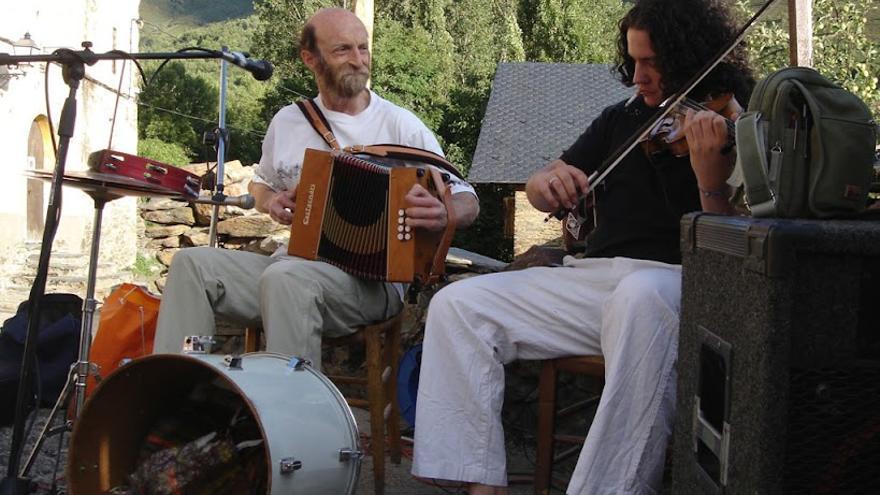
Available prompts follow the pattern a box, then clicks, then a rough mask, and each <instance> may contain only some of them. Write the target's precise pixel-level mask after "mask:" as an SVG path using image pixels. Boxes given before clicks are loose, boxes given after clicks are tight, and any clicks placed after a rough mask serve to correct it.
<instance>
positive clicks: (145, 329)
mask: <svg viewBox="0 0 880 495" xmlns="http://www.w3.org/2000/svg"><path fill="white" fill-rule="evenodd" d="M159 301H160V299H159V298H158V297H157V296H154V295H153V294H151V293H149V292H148V291H147V290H146V289H144V288H142V287H139V286H137V285H134V284H128V283H125V284H121V285H120V286H118V287H116V289H114V290H113V292H111V293H110V294H109V295H108V296H107V298H106V299H104V305H103V306H102V307H101V316H100V318H99V320H98V332H97V334H96V335H95V339H94V341H93V342H92V347H91V349H90V350H89V361H90V362H92V363H95V364H96V365H98V374H99V376H100V377H104V378H105V377H107V375H109V374H110V373H112V372H113V371H115V370H116V369H117V368H119V366H120V365H121V364H122V363H123V362H124V361H125V360H129V359H135V358H138V357H141V356H145V355H148V354H150V353H152V352H153V337H154V336H155V335H156V319H157V318H158V316H159ZM95 385H96V381H95V377H94V375H93V374H91V373H90V374H89V376H88V381H87V386H86V395H89V394H91V393H92V391H93V390H94V388H95Z"/></svg>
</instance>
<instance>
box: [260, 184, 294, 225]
mask: <svg viewBox="0 0 880 495" xmlns="http://www.w3.org/2000/svg"><path fill="white" fill-rule="evenodd" d="M294 208H296V189H295V188H294V189H287V190H284V191H278V192H275V193H273V194H272V195H270V196H269V200H268V201H267V202H266V212H267V213H269V217H270V218H272V220H275V221H276V222H278V223H280V224H282V225H290V224H291V223H293V210H294Z"/></svg>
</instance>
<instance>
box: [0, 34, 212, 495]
mask: <svg viewBox="0 0 880 495" xmlns="http://www.w3.org/2000/svg"><path fill="white" fill-rule="evenodd" d="M91 46H92V44H91V42H88V41H84V42H83V43H82V47H83V49H82V50H70V49H66V48H63V49H60V50H56V51H55V52H53V53H52V54H47V55H42V54H41V55H9V54H8V53H0V65H17V64H22V63H30V62H55V63H58V64H60V65H61V66H62V71H61V72H62V77H63V79H64V82H65V83H66V84H67V85H68V86H69V88H70V90H69V92H68V96H67V99H66V100H65V101H64V106H63V108H62V110H61V115H60V118H59V123H58V136H59V142H58V153H57V157H56V162H55V170H54V173H53V176H52V186H51V189H50V191H51V192H50V194H49V201H48V206H47V207H46V224H45V227H44V229H43V238H42V242H41V246H40V257H39V262H38V265H37V273H36V276H35V278H34V283H33V285H32V286H31V291H30V294H29V297H28V324H27V336H26V338H25V342H24V350H23V357H22V364H21V374H20V378H19V383H18V392H17V396H16V403H15V422H14V424H13V430H12V443H11V447H10V450H9V462H8V465H7V470H6V477H4V478H3V480H2V481H0V495H24V494H27V493H29V488H30V482H29V480H28V479H27V478H25V476H26V474H27V473H26V472H25V470H22V471H21V472H19V467H20V464H21V454H22V449H23V440H24V438H23V435H24V424H25V422H26V421H27V416H28V397H29V395H30V393H31V385H32V383H31V382H32V381H33V373H32V369H33V366H34V363H35V356H36V353H37V338H38V336H37V333H38V331H39V328H38V326H39V321H40V318H39V315H40V312H41V309H42V308H41V306H42V300H43V296H44V294H45V291H46V279H47V274H48V271H49V261H50V257H51V254H52V243H53V241H54V239H55V233H56V231H57V229H58V221H59V219H60V218H61V199H62V192H61V190H62V188H61V186H62V183H63V177H64V168H65V165H66V162H67V154H68V151H69V148H70V140H71V138H72V137H73V131H74V127H75V123H76V106H77V103H76V92H77V90H78V89H79V85H80V81H82V79H83V78H84V77H85V66H86V65H94V64H95V63H97V62H98V61H99V60H124V59H133V60H137V59H144V60H167V59H210V58H222V56H223V55H224V54H223V53H222V52H217V51H213V50H204V51H196V52H171V53H123V52H118V51H117V52H107V53H95V52H93V51H92V50H91ZM224 67H225V62H224ZM95 228H100V225H97V226H96V227H95ZM94 249H96V248H95V247H93V251H94ZM96 255H97V253H93V256H96ZM91 271H92V270H91V268H90V272H91ZM93 310H94V302H93V301H92V302H90V301H88V300H86V301H85V302H84V304H83V313H84V314H85V313H86V312H87V311H93ZM85 320H86V318H84V320H83V321H85ZM81 332H82V334H81V336H80V352H81V354H82V352H86V353H87V352H88V348H87V347H86V348H85V349H83V342H84V340H83V335H86V332H91V328H86V327H85V325H83V327H82V330H81ZM88 336H89V337H90V336H91V334H90V333H89V334H88ZM85 342H87V341H85ZM82 359H83V358H82V356H80V361H82ZM85 359H86V360H87V359H88V354H86V357H85ZM78 364H81V363H78ZM78 380H79V379H78ZM35 407H39V404H36V405H35ZM78 412H79V411H77V413H78ZM69 427H70V423H68V425H67V427H66V428H65V430H66V429H69Z"/></svg>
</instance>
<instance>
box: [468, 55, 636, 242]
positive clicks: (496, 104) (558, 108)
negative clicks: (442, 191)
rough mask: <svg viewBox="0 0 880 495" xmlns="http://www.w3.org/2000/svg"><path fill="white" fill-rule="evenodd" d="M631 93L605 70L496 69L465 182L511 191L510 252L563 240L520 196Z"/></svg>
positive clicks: (523, 65) (515, 65) (524, 65)
mask: <svg viewBox="0 0 880 495" xmlns="http://www.w3.org/2000/svg"><path fill="white" fill-rule="evenodd" d="M631 95H632V90H631V89H627V88H626V87H624V86H623V85H622V84H621V83H620V81H618V80H617V79H615V78H614V76H613V75H612V74H611V70H610V67H609V66H607V65H599V64H556V63H535V62H508V63H502V64H499V66H498V70H497V72H496V73H495V80H494V82H493V83H492V94H491V96H490V97H489V104H488V106H487V107H486V115H485V117H484V118H483V126H482V128H481V130H480V137H479V140H478V141H477V149H476V151H475V152H474V160H473V165H472V166H471V170H470V174H469V175H468V180H469V181H470V182H471V183H472V184H477V185H479V184H504V185H508V186H511V187H512V189H513V190H514V191H515V192H514V194H513V196H512V197H509V198H506V199H505V204H504V208H505V216H504V217H505V225H504V231H505V232H507V233H509V235H512V236H513V254H514V255H519V254H522V253H523V252H525V251H526V250H527V249H528V248H529V247H530V246H532V245H535V244H545V243H548V242H554V241H556V240H557V239H559V238H560V237H561V235H562V234H561V230H560V224H559V222H556V221H551V222H545V221H544V219H545V218H546V216H547V215H546V214H545V213H542V212H540V211H538V210H536V209H534V208H533V207H532V206H531V205H530V204H529V202H528V200H527V199H526V195H525V190H524V188H525V184H526V181H527V180H528V178H529V176H531V175H532V173H533V172H535V171H536V170H537V169H539V168H540V167H543V166H544V165H546V164H547V163H548V162H550V161H551V160H553V159H556V158H558V157H559V155H560V154H562V152H563V151H564V150H565V149H566V148H567V147H568V146H570V145H571V144H572V143H573V142H574V141H575V139H577V137H578V136H579V135H580V134H581V133H582V132H583V131H584V129H586V127H587V125H588V124H589V123H590V122H592V121H593V119H594V118H596V117H597V116H598V115H599V113H600V112H601V111H602V109H603V108H605V107H606V106H608V105H610V104H613V103H616V102H618V101H620V100H623V99H626V98H628V97H629V96H631Z"/></svg>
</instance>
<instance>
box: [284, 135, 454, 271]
mask: <svg viewBox="0 0 880 495" xmlns="http://www.w3.org/2000/svg"><path fill="white" fill-rule="evenodd" d="M415 184H420V185H421V186H422V187H424V188H425V189H426V190H428V191H430V192H431V193H432V194H434V195H438V194H439V193H438V192H437V190H436V188H435V187H434V183H433V181H432V180H431V175H430V173H429V171H428V168H427V165H425V166H421V167H419V166H415V167H413V166H410V167H388V166H386V165H385V164H382V163H377V162H376V161H373V160H364V159H361V158H359V157H357V156H355V155H351V154H348V153H341V152H328V151H320V150H313V149H308V150H306V153H305V157H304V160H303V169H302V174H301V176H300V181H299V185H298V186H297V193H296V204H297V207H296V209H295V211H294V218H293V224H292V225H291V231H290V243H289V245H288V254H290V255H293V256H299V257H301V258H305V259H310V260H320V261H324V262H326V263H330V264H332V265H334V266H337V267H339V268H340V269H342V270H344V271H346V272H348V273H351V274H352V275H354V276H357V277H359V278H363V279H367V280H379V281H388V282H424V281H426V280H428V278H429V275H431V269H432V265H433V260H434V256H435V253H436V252H437V249H438V245H439V244H440V241H441V238H442V234H443V233H442V232H430V231H425V230H422V229H410V228H409V227H408V226H406V225H405V216H406V214H405V210H406V204H405V201H404V197H405V196H406V193H407V192H409V190H410V189H411V188H412V187H413V185H415ZM434 275H436V274H434Z"/></svg>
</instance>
